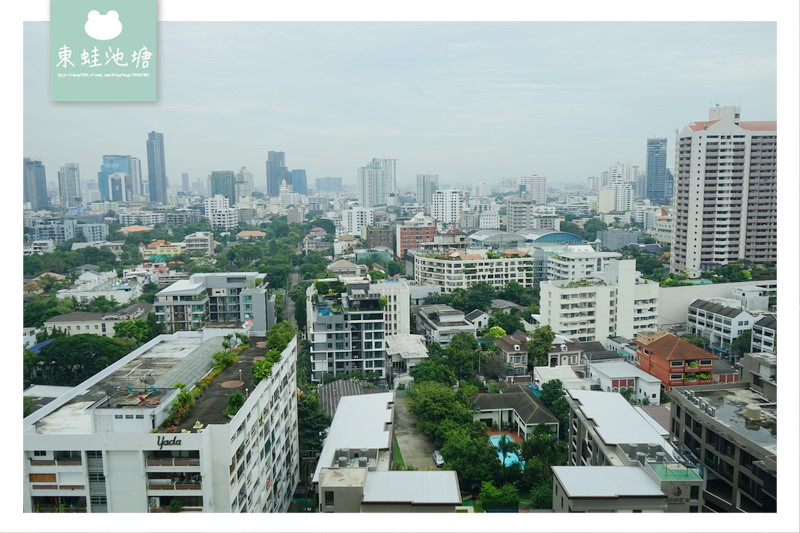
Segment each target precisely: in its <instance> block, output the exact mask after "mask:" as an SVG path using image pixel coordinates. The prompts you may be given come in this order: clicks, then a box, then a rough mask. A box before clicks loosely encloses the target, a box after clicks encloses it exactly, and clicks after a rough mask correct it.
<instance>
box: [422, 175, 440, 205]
mask: <svg viewBox="0 0 800 533" xmlns="http://www.w3.org/2000/svg"><path fill="white" fill-rule="evenodd" d="M438 188H439V175H438V174H417V203H418V204H424V205H430V203H431V201H433V193H434V191H436V190H437V189H438Z"/></svg>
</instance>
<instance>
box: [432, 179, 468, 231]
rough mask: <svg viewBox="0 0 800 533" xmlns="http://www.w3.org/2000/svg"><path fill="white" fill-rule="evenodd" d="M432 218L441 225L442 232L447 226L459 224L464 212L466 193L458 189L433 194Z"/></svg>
mask: <svg viewBox="0 0 800 533" xmlns="http://www.w3.org/2000/svg"><path fill="white" fill-rule="evenodd" d="M432 203H433V205H432V207H431V216H432V217H433V219H434V220H436V222H437V223H438V225H439V228H440V230H441V231H445V226H447V225H449V224H458V222H459V219H460V218H461V212H462V211H463V210H464V191H459V190H456V189H444V190H438V191H436V192H434V193H433V201H432Z"/></svg>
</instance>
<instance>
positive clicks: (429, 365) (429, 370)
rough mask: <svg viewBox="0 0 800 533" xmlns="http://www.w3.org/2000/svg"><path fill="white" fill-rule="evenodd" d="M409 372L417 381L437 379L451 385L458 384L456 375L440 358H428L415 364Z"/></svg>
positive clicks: (436, 380) (438, 381)
mask: <svg viewBox="0 0 800 533" xmlns="http://www.w3.org/2000/svg"><path fill="white" fill-rule="evenodd" d="M409 374H410V375H411V377H413V378H414V382H415V383H421V382H423V381H435V382H437V383H442V384H444V385H447V386H449V387H452V386H453V385H455V384H456V375H455V374H454V373H453V371H452V370H450V368H449V367H448V366H447V365H446V364H445V363H444V361H442V360H441V359H440V358H430V357H429V358H428V359H425V360H424V361H421V362H420V363H418V364H417V365H415V366H414V367H413V368H412V369H411V370H410V371H409Z"/></svg>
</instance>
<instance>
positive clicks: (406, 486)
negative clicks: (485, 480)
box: [361, 470, 462, 505]
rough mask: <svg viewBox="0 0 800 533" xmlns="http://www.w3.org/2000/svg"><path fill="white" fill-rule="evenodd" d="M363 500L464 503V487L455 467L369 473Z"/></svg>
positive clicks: (375, 501) (368, 501) (372, 501)
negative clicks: (460, 486) (459, 482)
mask: <svg viewBox="0 0 800 533" xmlns="http://www.w3.org/2000/svg"><path fill="white" fill-rule="evenodd" d="M361 501H362V502H363V503H379V502H392V503H397V502H408V503H411V504H437V503H438V504H452V505H461V501H462V500H461V490H460V488H459V485H458V477H457V476H456V473H455V471H453V470H439V471H423V472H398V471H394V472H368V473H367V479H366V483H365V485H364V495H363V497H362V499H361Z"/></svg>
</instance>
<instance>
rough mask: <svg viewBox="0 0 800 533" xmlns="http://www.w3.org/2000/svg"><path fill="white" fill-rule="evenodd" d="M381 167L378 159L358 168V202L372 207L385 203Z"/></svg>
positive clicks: (363, 205)
mask: <svg viewBox="0 0 800 533" xmlns="http://www.w3.org/2000/svg"><path fill="white" fill-rule="evenodd" d="M384 187H385V180H384V171H383V167H382V166H381V164H380V161H379V160H378V159H373V160H372V161H371V162H370V163H367V165H366V166H363V167H361V168H359V169H358V204H359V205H360V206H361V207H373V206H376V205H383V204H385V203H386V200H385V196H386V189H385V188H384Z"/></svg>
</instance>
